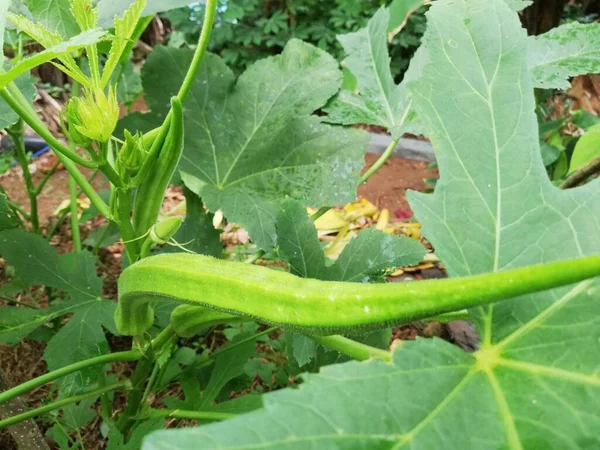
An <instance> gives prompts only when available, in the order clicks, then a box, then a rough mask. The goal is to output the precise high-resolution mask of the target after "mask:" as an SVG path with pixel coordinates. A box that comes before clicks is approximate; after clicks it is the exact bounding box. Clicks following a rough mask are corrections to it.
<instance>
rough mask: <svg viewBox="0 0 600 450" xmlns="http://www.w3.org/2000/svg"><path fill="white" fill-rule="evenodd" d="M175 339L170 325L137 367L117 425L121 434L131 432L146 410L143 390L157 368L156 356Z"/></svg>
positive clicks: (159, 335) (157, 338) (154, 340)
mask: <svg viewBox="0 0 600 450" xmlns="http://www.w3.org/2000/svg"><path fill="white" fill-rule="evenodd" d="M175 337H176V334H175V330H174V329H173V326H172V325H171V324H169V325H168V326H167V327H166V328H165V329H164V330H162V331H161V332H160V333H159V334H158V336H156V337H155V338H154V339H153V340H152V342H151V344H150V346H149V347H148V349H147V354H146V355H144V358H143V359H142V360H141V361H140V362H139V363H138V365H137V366H136V368H135V370H134V372H133V376H132V377H131V382H132V384H133V389H132V390H131V392H130V393H129V398H128V400H127V406H126V407H125V410H124V411H123V413H122V414H121V416H120V417H119V420H118V421H117V424H116V426H117V428H118V429H119V430H121V432H123V433H125V432H126V431H128V430H129V428H130V427H131V426H132V425H133V422H134V421H135V420H136V419H135V417H136V416H137V415H138V414H139V412H140V410H141V409H143V408H144V406H145V405H144V403H143V402H142V399H143V398H144V394H143V392H142V389H143V388H144V385H145V383H146V380H148V376H149V375H150V374H151V372H152V371H153V369H154V367H155V360H156V356H157V355H160V354H161V352H162V351H163V350H164V348H165V346H166V345H167V344H168V343H169V342H170V341H171V340H172V339H173V338H175Z"/></svg>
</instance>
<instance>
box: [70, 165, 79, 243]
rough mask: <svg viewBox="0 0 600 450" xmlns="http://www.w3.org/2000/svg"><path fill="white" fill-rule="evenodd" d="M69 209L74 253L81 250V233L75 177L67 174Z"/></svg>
mask: <svg viewBox="0 0 600 450" xmlns="http://www.w3.org/2000/svg"><path fill="white" fill-rule="evenodd" d="M69 198H70V199H71V202H70V204H69V210H70V211H71V234H72V236H73V248H74V249H75V253H79V252H80V251H81V234H80V232H79V208H78V207H77V206H78V205H77V187H76V184H75V179H74V178H73V177H72V176H70V175H69Z"/></svg>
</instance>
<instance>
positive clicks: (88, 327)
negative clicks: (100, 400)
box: [44, 300, 118, 394]
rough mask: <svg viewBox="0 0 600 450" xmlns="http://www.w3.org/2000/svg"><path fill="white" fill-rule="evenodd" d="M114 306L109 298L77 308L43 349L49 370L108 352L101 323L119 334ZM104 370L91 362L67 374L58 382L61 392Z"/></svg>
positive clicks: (79, 386)
mask: <svg viewBox="0 0 600 450" xmlns="http://www.w3.org/2000/svg"><path fill="white" fill-rule="evenodd" d="M116 307H117V305H116V303H114V302H112V301H109V300H98V301H95V302H92V303H89V304H88V305H87V307H84V308H78V310H77V311H76V312H75V314H74V315H73V317H71V318H70V319H69V321H68V322H67V324H66V325H65V326H63V327H62V328H61V329H60V330H59V331H58V333H56V335H54V337H52V339H51V340H50V342H48V345H47V347H46V350H45V351H44V359H45V360H46V362H47V363H48V370H49V371H52V370H56V369H60V368H61V367H65V366H68V365H69V364H73V363H76V362H79V361H83V360H86V359H90V358H95V357H97V356H101V355H105V354H107V353H108V352H109V347H108V341H107V340H106V336H105V334H104V330H103V329H102V327H105V328H107V329H109V330H110V331H111V332H112V333H113V334H118V333H117V330H116V327H115V323H114V314H115V310H116ZM67 349H68V351H66V350H67ZM103 370H104V368H103V367H102V366H93V367H88V368H86V369H83V370H81V371H79V372H77V373H74V374H71V375H68V376H67V377H65V378H64V379H63V382H62V384H61V390H62V391H63V394H65V393H71V394H73V393H75V392H76V391H80V390H81V389H82V388H85V387H87V386H89V385H90V384H93V383H95V382H96V381H97V380H98V376H99V375H100V374H101V373H102V371H103ZM65 391H66V392H65Z"/></svg>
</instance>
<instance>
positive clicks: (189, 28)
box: [163, 0, 425, 77]
mask: <svg viewBox="0 0 600 450" xmlns="http://www.w3.org/2000/svg"><path fill="white" fill-rule="evenodd" d="M386 3H387V4H389V3H394V2H389V1H388V2H385V1H381V0H336V1H331V2H324V1H320V0H266V1H265V0H221V3H220V6H219V16H218V19H217V23H216V26H215V28H214V31H213V35H212V39H211V42H210V47H209V49H210V51H212V52H214V53H218V54H219V55H220V56H221V57H223V59H224V60H225V62H226V63H227V65H228V66H229V67H231V68H232V69H233V70H234V71H235V72H237V73H240V72H243V71H244V69H245V68H246V67H247V66H248V65H249V64H252V63H253V62H254V61H257V60H259V59H261V58H264V57H266V56H270V55H273V54H277V53H280V52H281V51H282V50H283V47H284V46H285V44H286V43H287V42H288V41H289V40H290V39H292V38H297V39H302V40H303V41H306V42H310V43H312V44H314V45H316V46H317V47H319V48H321V49H323V50H325V51H327V52H328V53H329V54H331V55H333V56H335V57H336V58H337V59H338V60H341V59H342V58H343V57H344V51H343V49H342V46H341V45H340V43H339V42H338V40H337V39H336V36H337V35H339V34H345V33H349V32H352V31H357V30H359V29H360V28H363V27H364V26H365V25H366V24H367V21H368V20H369V18H370V17H372V16H373V14H375V12H376V11H377V9H379V7H380V6H381V5H383V4H386ZM398 3H404V4H406V3H407V2H404V1H403V2H398ZM424 10H425V8H421V9H420V10H419V11H418V12H417V13H415V14H413V15H412V16H411V17H410V18H409V20H408V22H407V24H406V26H405V28H404V30H403V32H402V33H400V34H397V35H396V36H394V38H393V39H392V41H391V43H390V56H391V58H392V74H393V75H394V76H395V77H398V76H399V75H400V74H401V73H402V72H403V71H404V70H406V68H407V67H408V62H409V60H410V58H411V56H412V55H413V53H414V52H415V50H416V49H417V47H418V46H419V44H420V42H421V36H422V35H423V33H424V31H425V15H424V14H423V13H424ZM203 14H204V8H203V6H202V5H192V6H189V7H187V8H180V9H177V10H172V11H169V12H167V13H165V14H164V15H163V16H164V17H166V18H168V19H169V20H170V22H171V25H172V27H173V29H174V30H176V31H173V32H172V33H171V35H170V37H169V45H170V46H173V47H182V46H192V45H195V43H196V42H197V41H198V35H199V33H200V30H201V28H202V16H203Z"/></svg>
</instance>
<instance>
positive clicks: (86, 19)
mask: <svg viewBox="0 0 600 450" xmlns="http://www.w3.org/2000/svg"><path fill="white" fill-rule="evenodd" d="M69 3H70V6H71V15H72V16H73V18H74V19H75V22H76V23H77V26H78V27H79V29H80V30H81V31H86V30H91V29H92V28H96V27H97V26H98V8H96V7H93V6H92V0H70V1H69Z"/></svg>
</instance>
